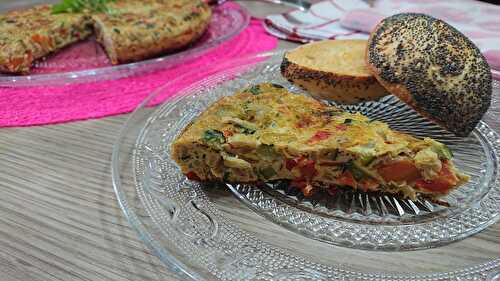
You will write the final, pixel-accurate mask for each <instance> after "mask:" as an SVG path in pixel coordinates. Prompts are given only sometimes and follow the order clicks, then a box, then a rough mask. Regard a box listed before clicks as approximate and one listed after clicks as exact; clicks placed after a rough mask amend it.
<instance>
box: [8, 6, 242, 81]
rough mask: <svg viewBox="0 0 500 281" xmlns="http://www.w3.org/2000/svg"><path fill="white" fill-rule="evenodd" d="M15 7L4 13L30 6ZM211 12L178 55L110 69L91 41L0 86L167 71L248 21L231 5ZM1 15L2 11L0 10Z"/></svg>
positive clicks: (98, 49)
mask: <svg viewBox="0 0 500 281" xmlns="http://www.w3.org/2000/svg"><path fill="white" fill-rule="evenodd" d="M40 2H42V1H37V4H40ZM47 2H51V1H47ZM52 2H53V1H52ZM15 4H16V5H15V6H14V7H10V6H6V7H4V9H6V10H11V9H13V8H15V9H21V8H24V7H29V6H30V5H33V3H31V4H28V3H23V2H21V3H15ZM212 11H213V14H212V20H211V22H210V24H209V26H208V28H207V30H206V32H205V33H204V34H203V35H202V37H201V38H199V39H198V40H197V41H196V42H194V43H193V44H192V45H190V46H188V47H186V48H183V49H182V50H180V51H177V52H174V53H170V54H166V55H163V56H160V57H156V58H152V59H147V60H143V61H139V62H134V63H127V64H121V65H112V64H111V62H110V61H109V59H108V57H107V55H106V52H105V51H104V49H103V48H102V47H101V45H100V44H98V43H97V42H96V40H95V38H94V37H91V38H90V39H87V40H85V41H82V42H79V43H76V44H74V45H71V46H69V47H67V48H64V49H63V50H61V51H59V52H56V53H54V54H52V55H50V56H49V57H47V58H44V59H41V60H39V61H37V62H35V63H34V66H33V68H32V70H31V74H29V75H22V76H21V75H10V74H0V86H4V87H20V86H37V85H47V84H68V83H81V82H93V81H100V80H109V79H118V78H122V77H126V76H131V75H136V74H140V73H144V72H149V71H155V70H158V69H163V68H167V67H170V66H173V65H176V64H179V63H182V62H183V61H186V60H188V59H192V58H195V57H197V56H200V55H202V54H203V53H204V52H206V51H208V50H210V49H211V48H214V47H216V46H218V45H220V44H221V43H223V42H225V41H227V40H229V39H231V38H233V37H234V36H236V35H237V34H239V33H240V32H241V31H242V30H243V29H244V28H245V27H247V25H248V23H249V21H250V16H249V14H248V13H247V11H246V10H245V9H244V8H243V7H241V6H236V5H232V6H231V8H228V9H227V8H224V6H223V5H221V6H213V7H212ZM1 12H3V11H2V10H1V9H0V13H1Z"/></svg>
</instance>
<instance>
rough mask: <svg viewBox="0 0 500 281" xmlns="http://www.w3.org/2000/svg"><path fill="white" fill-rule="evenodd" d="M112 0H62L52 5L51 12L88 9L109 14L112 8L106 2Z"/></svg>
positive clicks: (58, 12)
mask: <svg viewBox="0 0 500 281" xmlns="http://www.w3.org/2000/svg"><path fill="white" fill-rule="evenodd" d="M114 1H115V0H62V1H61V2H59V3H57V4H54V5H53V6H52V13H53V14H62V13H79V12H83V11H84V10H89V11H91V12H99V13H107V14H110V13H112V10H111V8H109V7H108V5H107V4H108V3H109V2H114Z"/></svg>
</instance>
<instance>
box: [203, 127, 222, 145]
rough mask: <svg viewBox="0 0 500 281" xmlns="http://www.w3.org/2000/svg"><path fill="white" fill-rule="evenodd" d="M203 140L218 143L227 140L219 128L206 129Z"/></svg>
mask: <svg viewBox="0 0 500 281" xmlns="http://www.w3.org/2000/svg"><path fill="white" fill-rule="evenodd" d="M203 140H204V141H206V142H207V143H217V144H223V143H225V142H226V138H225V137H224V134H222V132H220V131H217V130H206V131H205V133H203Z"/></svg>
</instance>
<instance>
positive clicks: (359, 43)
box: [281, 40, 388, 104]
mask: <svg viewBox="0 0 500 281" xmlns="http://www.w3.org/2000/svg"><path fill="white" fill-rule="evenodd" d="M366 44H367V41H366V40H325V41H319V42H314V43H309V44H306V45H302V46H300V47H298V48H296V49H294V50H291V51H289V52H287V53H286V54H285V56H284V57H283V62H282V63H281V74H282V75H283V76H284V77H285V78H287V79H288V81H290V82H291V83H293V84H295V85H297V86H299V87H301V88H303V89H304V90H306V91H308V92H309V93H310V94H311V95H312V96H315V97H318V98H321V99H327V100H333V101H336V102H338V103H346V104H353V103H358V102H362V101H366V100H374V99H377V98H380V97H382V96H385V95H387V94H388V93H387V91H386V90H385V89H384V88H383V87H382V86H381V85H380V84H379V83H378V82H377V79H375V77H374V76H373V75H372V74H371V73H370V72H369V71H368V68H367V67H366V64H365V60H364V57H365V50H366Z"/></svg>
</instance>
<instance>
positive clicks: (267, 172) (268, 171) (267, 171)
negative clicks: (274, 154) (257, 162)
mask: <svg viewBox="0 0 500 281" xmlns="http://www.w3.org/2000/svg"><path fill="white" fill-rule="evenodd" d="M259 174H260V175H261V176H262V178H264V179H265V180H268V179H270V178H272V177H274V176H275V175H276V171H275V170H274V169H273V168H271V167H265V168H262V169H259Z"/></svg>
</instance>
